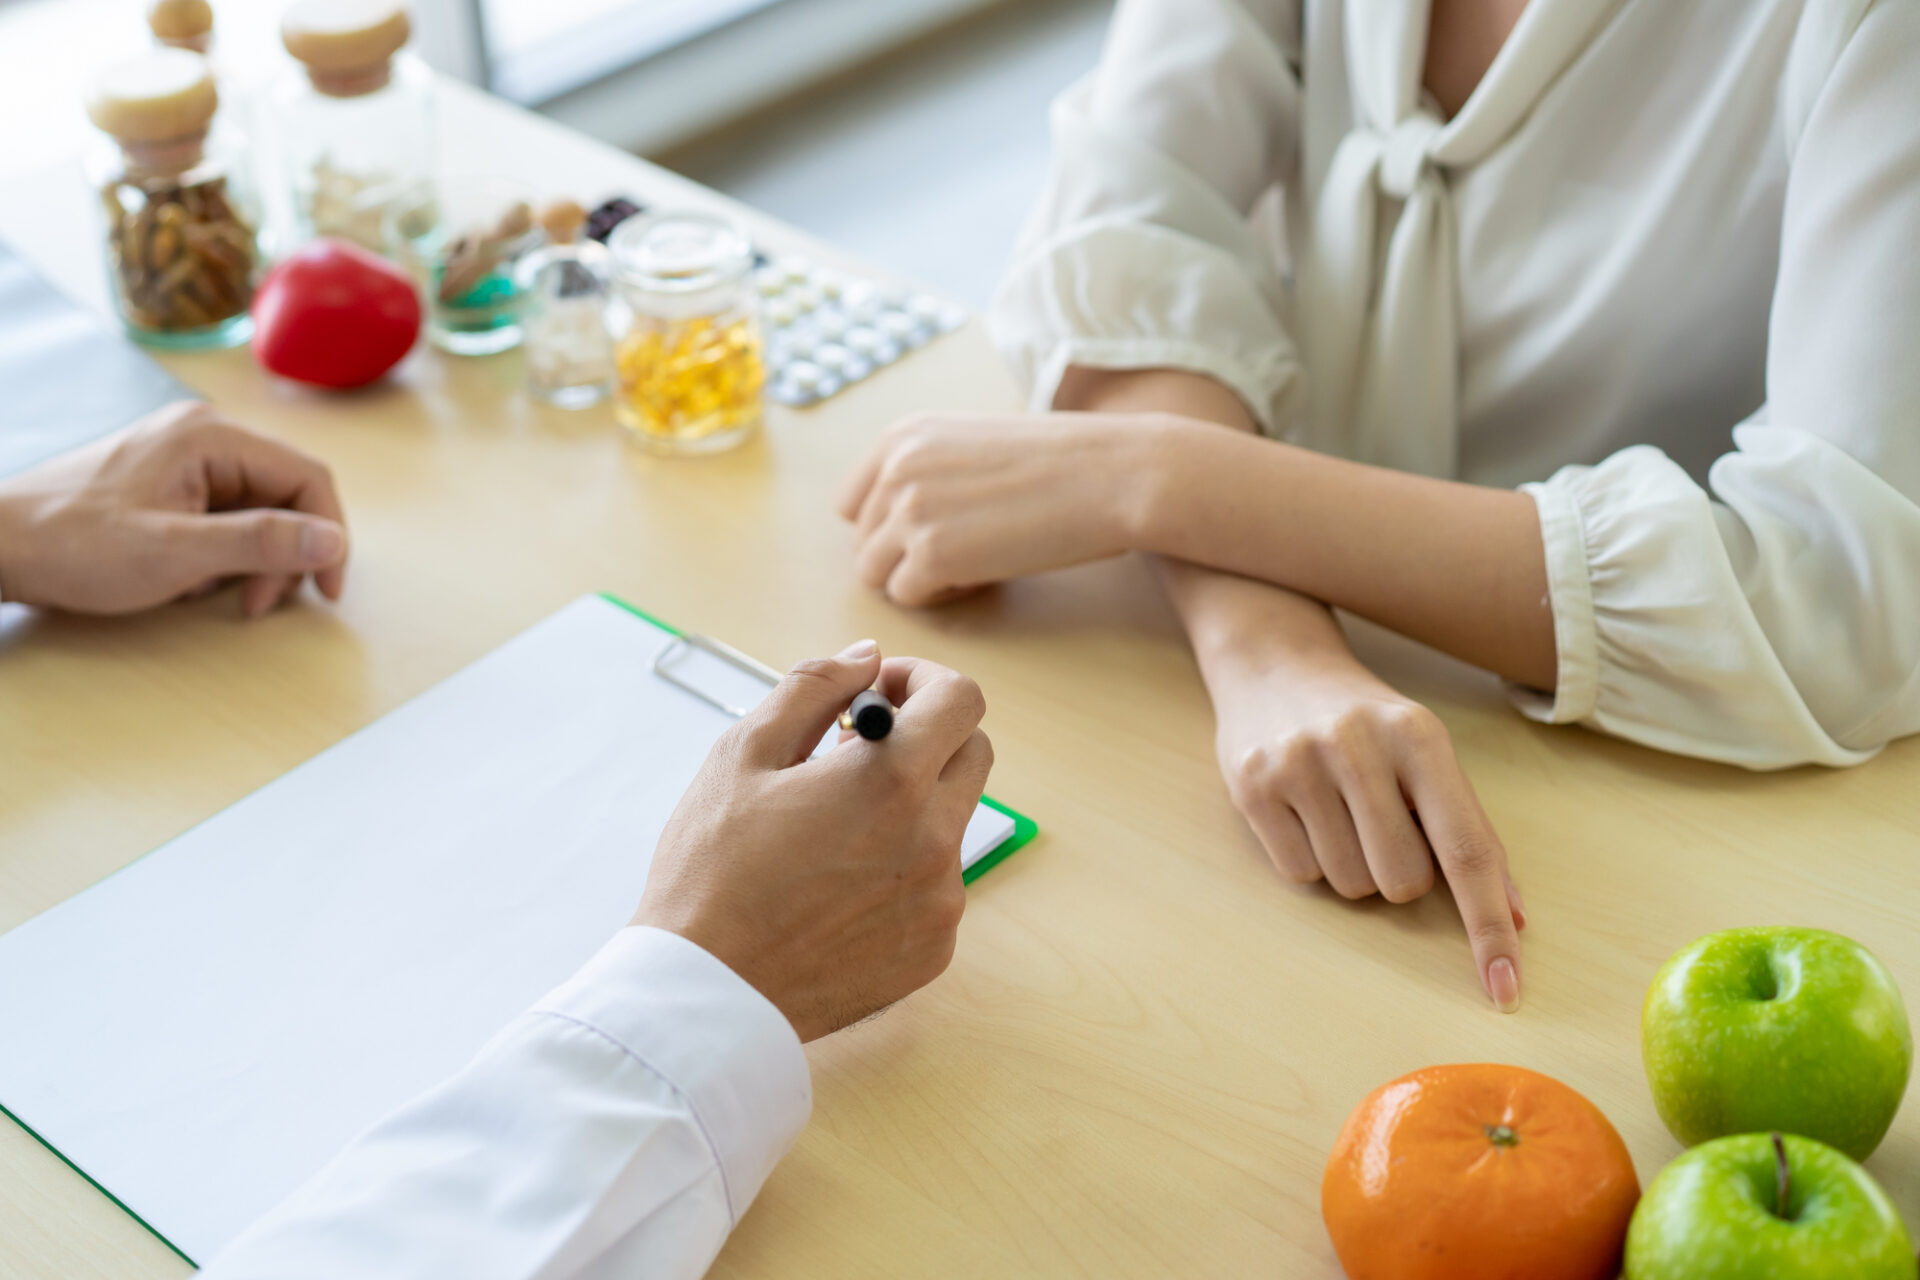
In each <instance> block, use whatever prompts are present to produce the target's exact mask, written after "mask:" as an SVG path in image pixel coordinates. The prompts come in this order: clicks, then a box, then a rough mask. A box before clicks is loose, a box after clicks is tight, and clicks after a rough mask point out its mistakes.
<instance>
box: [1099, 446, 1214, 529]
mask: <svg viewBox="0 0 1920 1280" xmlns="http://www.w3.org/2000/svg"><path fill="white" fill-rule="evenodd" d="M1196 426H1197V424H1195V423H1193V422H1191V421H1189V420H1188V419H1186V418H1183V417H1181V416H1179V415H1177V414H1170V413H1149V414H1142V415H1141V416H1140V418H1139V419H1138V421H1137V423H1136V425H1135V436H1134V448H1133V449H1132V450H1131V451H1130V452H1129V453H1128V454H1127V455H1126V456H1125V457H1124V458H1123V459H1122V462H1121V466H1122V467H1123V474H1122V476H1121V477H1120V483H1119V484H1117V485H1115V486H1114V490H1115V493H1116V494H1117V495H1118V501H1119V505H1120V511H1119V516H1120V534H1121V537H1122V538H1123V539H1124V541H1125V543H1126V545H1127V546H1128V547H1129V548H1130V549H1132V550H1134V551H1146V552H1151V553H1154V554H1158V555H1176V556H1177V555H1179V550H1178V548H1177V546H1176V545H1175V544H1176V543H1177V541H1178V538H1179V532H1180V530H1181V529H1183V528H1184V527H1185V526H1186V524H1187V522H1188V516H1187V513H1188V511H1189V510H1190V509H1191V504H1192V502H1193V500H1194V497H1195V495H1196V493H1197V492H1198V491H1199V490H1198V484H1199V481H1198V480H1197V479H1196V476H1195V472H1196V471H1197V470H1198V462H1199V459H1200V455H1202V454H1204V453H1205V452H1206V446H1207V445H1208V444H1210V443H1211V441H1209V440H1208V439H1207V437H1208V436H1209V435H1211V434H1219V433H1220V429H1219V428H1218V427H1212V428H1201V429H1196Z"/></svg>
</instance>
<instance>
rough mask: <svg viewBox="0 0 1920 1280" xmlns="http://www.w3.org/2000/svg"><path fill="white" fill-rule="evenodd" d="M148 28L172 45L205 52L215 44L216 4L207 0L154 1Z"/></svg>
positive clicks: (155, 36)
mask: <svg viewBox="0 0 1920 1280" xmlns="http://www.w3.org/2000/svg"><path fill="white" fill-rule="evenodd" d="M147 29H148V30H149V31H151V32H153V38H154V40H155V41H157V42H158V43H160V44H163V45H166V46H168V47H169V48H173V49H185V50H187V51H188V52H190V53H206V52H207V51H208V50H209V49H210V48H211V47H212V45H213V6H212V5H210V4H208V3H207V0H153V2H152V3H151V4H149V5H148V6H147Z"/></svg>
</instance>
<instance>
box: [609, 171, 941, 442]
mask: <svg viewBox="0 0 1920 1280" xmlns="http://www.w3.org/2000/svg"><path fill="white" fill-rule="evenodd" d="M645 210H646V206H645V205H642V204H640V203H638V202H636V201H632V200H627V199H624V198H620V197H616V198H614V199H612V200H608V201H606V202H605V203H604V204H602V205H601V206H600V207H599V208H597V209H595V210H594V211H593V212H592V213H591V214H590V215H589V217H588V223H587V226H588V234H589V235H590V236H592V238H593V239H595V240H598V241H600V242H602V243H605V242H606V240H607V238H608V237H609V236H610V235H612V234H613V229H614V228H615V227H617V226H619V225H620V224H621V223H622V222H624V221H626V220H627V219H628V218H630V217H633V216H634V215H635V214H637V213H642V212H645ZM753 282H754V285H755V287H756V288H758V289H759V291H760V319H761V328H762V334H763V337H764V339H765V343H766V347H765V361H766V366H767V395H768V396H769V397H770V398H772V399H774V400H777V401H779V402H780V403H781V404H788V405H796V406H799V405H809V404H817V403H819V402H820V401H822V400H825V399H826V398H827V397H828V396H831V395H833V394H835V393H836V392H840V391H844V390H845V389H846V388H848V387H850V386H852V385H853V384H854V383H856V382H859V381H860V380H861V379H862V378H870V377H872V376H873V375H874V374H875V373H878V372H879V371H880V370H881V369H884V368H886V367H887V366H888V365H890V364H892V363H893V362H894V361H896V360H898V359H900V358H901V357H902V356H904V355H906V354H907V353H908V352H909V351H914V350H917V349H918V348H920V347H924V346H926V345H927V343H929V342H931V341H933V340H934V339H935V338H937V337H939V336H940V335H941V334H943V333H951V332H953V331H954V330H955V329H958V328H959V327H960V326H962V325H964V324H965V323H966V322H967V310H966V308H965V307H963V306H961V305H960V304H959V303H957V302H948V301H946V300H945V299H942V298H937V297H935V296H933V295H932V294H930V293H922V292H919V291H917V290H914V289H909V288H907V287H905V286H904V285H896V284H884V283H882V282H880V281H878V280H873V279H870V278H868V277H866V276H862V275H858V274H855V273H852V272H848V271H842V270H840V269H838V268H835V267H829V266H825V265H822V264H818V263H814V262H812V261H810V260H808V259H806V258H803V257H800V256H798V255H787V256H783V257H778V258H769V257H768V256H767V255H765V254H763V253H756V254H755V255H754V278H753Z"/></svg>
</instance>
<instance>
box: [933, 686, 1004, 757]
mask: <svg viewBox="0 0 1920 1280" xmlns="http://www.w3.org/2000/svg"><path fill="white" fill-rule="evenodd" d="M942 683H944V684H945V685H946V686H947V693H948V697H949V699H950V700H951V701H952V703H953V706H954V709H955V710H956V711H958V712H959V713H961V714H962V715H965V716H966V717H967V718H968V719H970V720H972V721H974V722H975V723H976V724H977V723H979V722H980V721H981V720H982V719H984V718H985V716H986V714H987V695H986V693H985V691H984V690H982V689H981V688H980V684H979V682H978V681H977V680H975V679H974V678H973V677H972V676H963V675H961V674H960V673H959V672H957V671H956V672H954V673H953V674H952V675H949V676H946V677H943V679H942ZM974 732H975V733H979V730H977V729H976V730H974ZM982 736H984V735H982ZM988 753H989V754H991V753H992V747H991V746H989V747H988Z"/></svg>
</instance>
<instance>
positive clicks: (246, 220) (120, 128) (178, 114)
mask: <svg viewBox="0 0 1920 1280" xmlns="http://www.w3.org/2000/svg"><path fill="white" fill-rule="evenodd" d="M219 104H220V98H219V93H218V92H217V90H216V89H215V88H214V82H213V73H212V71H211V69H210V68H209V67H208V65H207V61H206V59H205V58H203V57H201V56H200V55H199V54H197V53H191V52H188V51H187V50H184V49H173V48H163V49H155V50H153V51H152V52H149V53H146V54H142V55H141V56H139V57H137V58H133V59H130V60H128V61H126V62H122V63H118V64H116V65H114V66H112V67H109V68H107V69H106V70H105V71H102V72H101V73H100V74H99V76H98V77H96V79H95V80H94V83H93V87H92V89H91V91H90V92H89V94H88V96H87V115H88V116H89V117H90V118H91V119H92V121H93V123H94V124H95V125H96V126H98V127H99V129H100V130H101V132H103V133H105V134H106V135H107V136H108V137H109V138H111V139H112V140H113V142H112V145H111V146H106V147H101V148H98V149H96V151H95V153H94V154H93V155H92V156H91V157H89V159H88V162H87V176H88V179H89V181H90V182H91V183H92V185H93V188H94V190H95V191H96V192H97V193H98V195H99V204H100V212H101V220H102V227H103V230H104V232H105V235H106V259H107V278H108V284H109V286H110V292H111V293H112V296H113V301H114V306H115V307H116V309H117V310H118V311H119V313H120V317H121V320H122V321H123V322H124V323H125V325H126V327H127V330H128V332H129V333H130V334H132V336H133V337H134V338H135V339H137V340H138V341H140V342H143V343H145V344H147V345H149V346H155V347H166V348H172V349H176V350H195V349H204V348H210V347H229V346H236V345H238V344H240V343H242V342H245V341H246V340H247V339H248V338H249V337H250V336H252V333H253V322H252V320H251V319H250V318H249V317H248V314H247V309H248V307H250V306H251V305H252V303H253V290H254V284H255V281H256V277H257V273H258V271H259V268H260V253H259V241H258V237H257V234H256V229H257V227H258V226H259V216H258V212H257V205H256V203H255V201H254V193H253V191H252V190H251V187H250V183H249V182H248V174H249V170H248V168H247V165H246V156H245V153H244V150H242V149H241V147H240V145H239V143H238V140H237V138H236V137H233V136H229V135H227V134H225V133H223V132H221V131H220V130H219V129H217V128H216V122H215V119H214V116H215V112H216V111H217V110H218V108H219Z"/></svg>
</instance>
